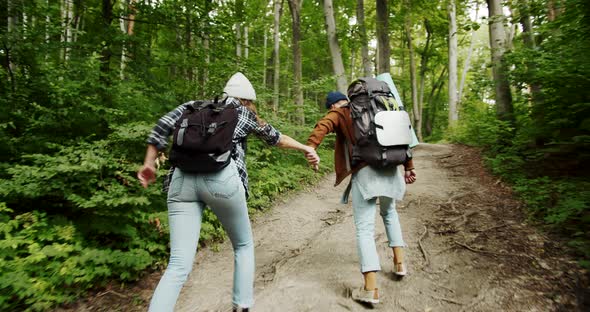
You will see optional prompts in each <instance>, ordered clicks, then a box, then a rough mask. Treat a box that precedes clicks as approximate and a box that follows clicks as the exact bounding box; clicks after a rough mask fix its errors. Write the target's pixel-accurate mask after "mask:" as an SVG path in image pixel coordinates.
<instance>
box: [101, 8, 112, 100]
mask: <svg viewBox="0 0 590 312" xmlns="http://www.w3.org/2000/svg"><path fill="white" fill-rule="evenodd" d="M112 22H113V3H112V2H111V0H102V28H103V34H102V36H103V40H102V42H103V43H102V48H101V51H100V73H101V75H100V79H101V81H102V83H103V84H104V85H105V86H106V87H108V86H110V77H109V74H110V67H111V56H112V54H113V53H112V51H111V38H112V36H111V32H110V27H111V23H112ZM102 97H103V101H104V103H105V104H106V105H107V107H110V106H111V95H110V94H109V92H108V91H105V92H103V95H102Z"/></svg>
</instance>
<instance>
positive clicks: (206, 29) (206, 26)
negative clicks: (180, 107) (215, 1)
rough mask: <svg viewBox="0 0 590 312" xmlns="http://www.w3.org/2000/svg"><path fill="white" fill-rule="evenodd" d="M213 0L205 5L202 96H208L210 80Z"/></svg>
mask: <svg viewBox="0 0 590 312" xmlns="http://www.w3.org/2000/svg"><path fill="white" fill-rule="evenodd" d="M211 2H212V1H211V0H205V5H204V16H205V18H204V20H203V24H202V27H201V28H202V31H201V36H202V38H203V54H204V55H205V64H204V66H203V69H202V75H203V76H202V77H203V78H202V79H201V97H202V98H204V97H205V96H206V94H205V90H206V89H207V83H208V81H209V64H210V63H211V51H210V47H209V24H210V21H209V12H210V11H211Z"/></svg>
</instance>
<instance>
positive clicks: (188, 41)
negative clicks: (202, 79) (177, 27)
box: [184, 8, 195, 82]
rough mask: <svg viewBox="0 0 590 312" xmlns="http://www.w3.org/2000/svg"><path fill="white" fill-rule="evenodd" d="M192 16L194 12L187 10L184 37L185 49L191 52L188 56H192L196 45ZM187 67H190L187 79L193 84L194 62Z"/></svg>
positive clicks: (187, 70)
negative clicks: (194, 42)
mask: <svg viewBox="0 0 590 312" xmlns="http://www.w3.org/2000/svg"><path fill="white" fill-rule="evenodd" d="M191 14H192V11H191V10H190V9H189V8H187V11H186V25H185V35H184V40H185V43H184V45H185V47H186V49H187V51H189V52H188V53H187V54H189V55H190V54H191V53H192V51H193V49H194V44H193V35H192V34H193V23H192V18H191ZM186 66H188V68H187V69H186V79H187V80H188V81H189V82H192V81H194V80H195V78H194V72H193V70H194V67H193V62H189V63H188V64H186Z"/></svg>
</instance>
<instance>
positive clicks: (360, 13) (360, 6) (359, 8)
mask: <svg viewBox="0 0 590 312" xmlns="http://www.w3.org/2000/svg"><path fill="white" fill-rule="evenodd" d="M356 20H357V25H358V29H359V39H360V43H361V57H362V64H363V76H365V77H369V76H371V60H370V59H369V41H368V39H367V28H366V26H365V8H364V0H357V1H356Z"/></svg>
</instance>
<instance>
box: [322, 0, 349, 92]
mask: <svg viewBox="0 0 590 312" xmlns="http://www.w3.org/2000/svg"><path fill="white" fill-rule="evenodd" d="M324 17H325V18H326V32H327V33H328V46H329V47H330V54H331V55H332V67H333V69H334V76H336V86H337V88H338V91H340V92H342V93H346V87H347V86H346V76H345V73H344V63H343V62H342V53H341V52H340V45H338V38H337V37H336V22H335V21H334V8H333V5H332V0H324Z"/></svg>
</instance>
